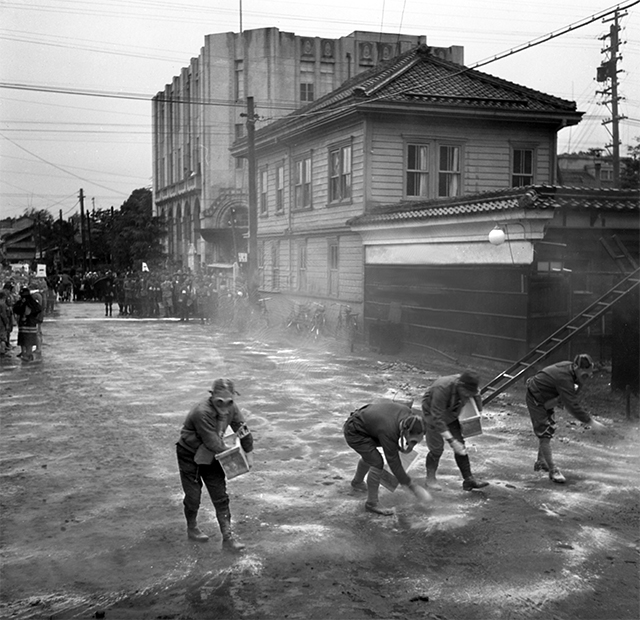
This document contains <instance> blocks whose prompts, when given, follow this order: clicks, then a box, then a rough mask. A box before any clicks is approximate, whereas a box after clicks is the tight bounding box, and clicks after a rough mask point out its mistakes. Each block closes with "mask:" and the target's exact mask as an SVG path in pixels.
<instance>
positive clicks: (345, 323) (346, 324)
mask: <svg viewBox="0 0 640 620" xmlns="http://www.w3.org/2000/svg"><path fill="white" fill-rule="evenodd" d="M345 331H346V332H347V337H348V340H349V350H350V351H351V353H353V350H354V348H355V343H356V338H357V335H358V313H357V312H353V310H352V309H351V306H349V305H347V304H340V312H339V313H338V322H337V325H336V337H338V334H341V335H342V334H343V333H344V332H345Z"/></svg>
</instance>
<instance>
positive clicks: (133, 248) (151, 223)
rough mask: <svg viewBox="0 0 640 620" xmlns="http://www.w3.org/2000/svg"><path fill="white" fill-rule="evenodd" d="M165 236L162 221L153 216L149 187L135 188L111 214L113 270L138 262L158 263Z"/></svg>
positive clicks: (159, 262)
mask: <svg viewBox="0 0 640 620" xmlns="http://www.w3.org/2000/svg"><path fill="white" fill-rule="evenodd" d="M164 235H166V227H165V224H164V220H163V219H162V218H160V217H153V210H152V194H151V190H149V189H147V188H141V189H136V190H134V191H133V192H132V194H131V196H129V198H127V200H126V201H125V202H124V203H123V204H122V206H121V207H120V210H119V211H116V212H115V213H114V221H113V241H112V259H113V265H114V267H115V268H116V270H118V271H121V270H126V269H133V268H134V267H138V265H137V264H139V263H141V262H146V263H148V264H149V265H152V264H156V265H159V264H161V263H162V261H163V260H164V254H163V252H162V238H163V236H164Z"/></svg>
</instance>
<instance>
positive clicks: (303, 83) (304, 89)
mask: <svg viewBox="0 0 640 620" xmlns="http://www.w3.org/2000/svg"><path fill="white" fill-rule="evenodd" d="M315 71H316V67H315V63H313V62H301V63H300V101H301V102H303V103H304V102H307V101H313V99H314V89H313V84H314V82H315Z"/></svg>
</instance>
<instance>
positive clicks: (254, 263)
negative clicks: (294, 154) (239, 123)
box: [242, 97, 258, 303]
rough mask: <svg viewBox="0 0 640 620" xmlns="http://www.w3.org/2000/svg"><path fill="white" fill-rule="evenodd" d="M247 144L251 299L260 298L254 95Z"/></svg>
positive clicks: (248, 104) (248, 116) (249, 285)
mask: <svg viewBox="0 0 640 620" xmlns="http://www.w3.org/2000/svg"><path fill="white" fill-rule="evenodd" d="M242 116H246V117H247V146H248V159H249V248H248V250H249V257H248V263H247V289H248V291H247V292H248V294H249V301H250V302H252V303H255V302H257V299H258V200H257V198H258V194H257V192H256V145H255V130H256V126H255V125H256V118H257V117H256V114H255V110H254V106H253V97H247V113H246V114H243V115H242Z"/></svg>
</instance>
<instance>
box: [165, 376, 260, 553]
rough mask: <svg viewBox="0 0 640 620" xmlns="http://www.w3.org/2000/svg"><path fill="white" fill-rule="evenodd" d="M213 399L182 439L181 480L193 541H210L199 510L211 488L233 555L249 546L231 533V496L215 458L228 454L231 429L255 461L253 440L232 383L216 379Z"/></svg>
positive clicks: (194, 414)
mask: <svg viewBox="0 0 640 620" xmlns="http://www.w3.org/2000/svg"><path fill="white" fill-rule="evenodd" d="M210 393H211V395H210V396H209V398H206V399H204V400H202V401H200V402H199V403H198V404H196V405H195V406H194V407H193V408H192V409H191V411H189V413H188V415H187V417H186V419H185V421H184V424H183V426H182V430H181V431H180V439H179V440H178V443H177V444H176V451H177V456H178V467H179V470H180V480H181V482H182V489H183V490H184V500H183V504H184V515H185V517H186V519H187V535H188V537H189V538H190V539H191V540H195V541H198V542H206V541H207V540H208V539H209V537H208V536H207V535H206V534H205V533H203V532H202V530H200V528H199V527H198V522H197V518H198V510H199V508H200V497H201V495H202V485H203V483H204V485H205V486H206V487H207V491H208V492H209V496H210V497H211V501H212V502H213V505H214V507H215V510H216V517H217V520H218V524H219V525H220V531H221V533H222V546H223V548H224V549H228V550H231V551H241V550H242V549H244V547H245V545H243V544H242V543H241V542H239V541H238V540H237V539H236V538H235V537H234V534H233V531H232V529H231V511H230V510H229V496H228V495H227V488H226V477H225V473H224V470H223V469H222V466H221V465H220V463H219V462H218V461H217V460H216V458H215V455H216V454H220V453H221V452H224V451H225V450H227V448H228V447H227V446H225V444H224V441H223V439H222V438H223V436H224V434H225V431H226V430H227V427H228V426H230V427H231V429H232V430H233V431H234V432H235V433H236V434H237V435H238V437H239V438H240V443H241V445H242V449H243V450H244V451H245V452H246V453H247V459H248V461H249V465H250V466H251V464H252V461H253V455H252V454H251V452H252V450H253V437H252V435H251V433H250V432H249V429H248V428H247V426H246V423H245V420H244V417H243V415H242V413H241V412H240V409H239V408H238V406H237V404H236V403H235V402H234V397H235V396H236V395H238V393H237V392H236V391H235V388H234V385H233V382H232V381H230V380H229V379H216V380H215V381H214V382H213V386H212V388H211V390H210Z"/></svg>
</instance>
